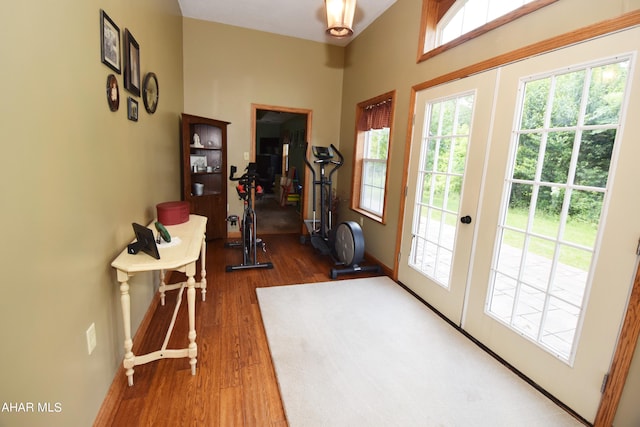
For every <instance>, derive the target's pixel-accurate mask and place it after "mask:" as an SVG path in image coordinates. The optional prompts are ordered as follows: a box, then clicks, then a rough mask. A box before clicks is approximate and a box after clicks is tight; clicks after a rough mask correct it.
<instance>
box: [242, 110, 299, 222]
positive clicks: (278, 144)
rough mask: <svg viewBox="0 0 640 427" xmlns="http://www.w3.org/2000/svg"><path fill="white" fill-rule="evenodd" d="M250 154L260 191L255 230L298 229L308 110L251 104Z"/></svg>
mask: <svg viewBox="0 0 640 427" xmlns="http://www.w3.org/2000/svg"><path fill="white" fill-rule="evenodd" d="M253 107H254V108H253V112H254V114H253V124H254V129H255V133H254V138H255V141H254V147H253V148H254V156H253V158H254V159H255V162H256V167H257V170H258V174H259V175H260V180H259V184H260V185H261V186H262V188H263V191H264V195H263V196H262V197H261V198H257V199H256V204H255V209H256V214H257V219H258V221H257V226H258V233H259V234H285V233H299V232H300V231H301V227H302V216H303V206H304V203H303V202H304V194H303V189H304V174H305V169H304V167H305V164H304V156H305V142H306V141H307V138H308V130H309V127H310V126H309V121H310V111H308V110H300V109H293V108H286V107H273V106H262V105H254V106H253Z"/></svg>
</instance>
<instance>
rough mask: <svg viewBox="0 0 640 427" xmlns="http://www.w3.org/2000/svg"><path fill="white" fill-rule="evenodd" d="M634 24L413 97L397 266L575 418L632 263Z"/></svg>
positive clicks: (605, 364)
mask: <svg viewBox="0 0 640 427" xmlns="http://www.w3.org/2000/svg"><path fill="white" fill-rule="evenodd" d="M637 33H638V30H634V31H633V32H631V31H629V32H626V33H620V34H614V35H610V36H607V37H602V38H600V39H597V40H592V41H588V42H585V43H581V44H577V45H574V46H571V47H567V48H564V49H562V50H558V51H554V52H550V53H546V54H544V55H539V56H537V57H532V58H528V59H525V60H522V61H519V62H516V63H513V64H509V65H505V66H502V67H500V68H497V69H492V70H489V71H485V72H483V73H478V74H476V75H473V76H470V77H468V78H465V79H459V80H456V81H453V82H450V83H447V84H443V85H439V86H435V87H431V88H428V89H424V90H422V91H420V92H419V93H417V94H416V97H415V106H414V111H415V113H416V120H415V125H414V129H413V141H412V144H411V147H412V149H413V150H414V152H413V153H412V155H411V156H410V159H411V160H410V164H409V167H408V176H409V179H408V182H412V183H416V185H415V186H413V185H409V186H408V191H407V197H406V201H405V205H406V207H405V213H404V218H403V224H404V228H403V234H402V244H401V261H400V263H399V270H398V278H399V280H400V281H401V282H402V283H404V284H405V285H407V286H408V287H409V288H411V289H412V290H413V291H414V292H415V293H416V294H418V295H420V296H421V297H422V298H423V299H424V300H426V301H427V302H429V303H430V304H431V305H432V306H433V307H435V308H436V309H437V310H438V311H440V312H441V313H443V315H444V316H446V317H447V318H448V319H449V320H451V322H453V323H455V324H456V325H458V326H459V327H460V328H462V329H463V330H464V331H465V332H466V333H468V334H469V335H471V336H473V337H474V339H476V340H477V341H479V342H481V343H482V344H483V345H485V346H486V347H488V348H489V349H491V351H493V352H494V353H495V354H497V355H499V356H500V357H502V358H503V359H504V360H506V361H507V362H508V363H510V364H511V365H512V366H514V367H515V368H516V369H518V370H519V371H520V372H522V373H523V374H525V375H526V376H527V377H529V378H530V379H531V380H532V381H533V382H535V383H536V384H538V385H540V386H541V387H542V388H544V389H545V390H546V391H548V392H549V393H550V394H552V395H553V396H555V397H556V398H558V399H559V400H560V401H562V402H563V403H565V404H566V405H567V406H569V407H570V408H572V409H573V410H574V411H575V412H576V413H578V414H579V415H581V416H582V417H584V418H585V419H586V420H588V421H593V419H594V418H595V415H596V410H597V408H598V404H599V402H600V398H601V392H600V385H601V384H602V381H603V380H602V378H603V376H604V374H605V373H606V372H607V370H608V368H609V361H610V360H611V357H612V353H613V349H614V347H615V339H616V336H617V332H618V330H619V326H620V322H621V319H622V317H623V314H624V308H625V304H626V301H627V297H628V291H629V284H630V282H631V279H632V278H633V274H634V272H635V264H636V254H635V247H636V243H637V240H636V237H637V227H636V228H635V230H636V232H634V231H633V230H632V228H633V227H632V226H631V225H630V224H629V222H627V221H625V220H624V218H626V216H625V215H626V214H628V212H634V211H635V210H636V209H637V208H636V206H637V200H636V199H633V198H629V196H628V195H629V194H632V193H633V191H634V189H633V185H634V183H636V182H637V181H638V168H637V165H636V163H637V158H638V157H639V156H640V154H639V153H638V148H637V144H633V142H632V141H633V139H632V137H631V136H630V135H634V134H637V132H636V131H635V129H636V128H637V124H636V123H635V122H634V121H633V120H625V118H626V117H627V111H629V112H631V111H638V108H640V104H638V99H636V98H633V97H631V96H629V88H630V87H632V85H633V86H635V85H637V84H638V79H639V76H638V75H637V74H634V72H633V69H634V65H635V57H634V55H633V54H628V53H625V52H633V51H634V50H635V49H637V40H638V38H637V36H634V35H633V34H637ZM613 51H618V52H619V53H618V54H617V55H612V54H611V52H613ZM614 97H615V100H613V98H614ZM627 103H628V105H627ZM629 117H633V114H629ZM630 249H631V250H630ZM611 266H615V267H614V268H611Z"/></svg>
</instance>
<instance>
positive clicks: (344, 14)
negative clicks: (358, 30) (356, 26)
mask: <svg viewBox="0 0 640 427" xmlns="http://www.w3.org/2000/svg"><path fill="white" fill-rule="evenodd" d="M324 6H325V9H326V11H327V34H329V35H330V36H333V37H338V38H343V37H348V36H350V35H352V34H353V29H352V28H351V27H352V26H353V15H354V13H355V11H356V0H324Z"/></svg>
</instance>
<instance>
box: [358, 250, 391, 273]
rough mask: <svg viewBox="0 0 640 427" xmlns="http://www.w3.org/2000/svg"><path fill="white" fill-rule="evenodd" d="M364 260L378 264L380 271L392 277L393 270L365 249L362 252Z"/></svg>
mask: <svg viewBox="0 0 640 427" xmlns="http://www.w3.org/2000/svg"><path fill="white" fill-rule="evenodd" d="M364 260H365V261H366V262H367V264H373V265H379V266H380V268H381V269H382V273H383V274H384V275H385V276H389V277H393V270H392V269H390V268H389V267H387V266H386V265H384V264H383V263H382V262H381V261H380V260H379V259H377V258H376V257H374V256H373V255H371V254H370V253H369V252H367V251H365V253H364Z"/></svg>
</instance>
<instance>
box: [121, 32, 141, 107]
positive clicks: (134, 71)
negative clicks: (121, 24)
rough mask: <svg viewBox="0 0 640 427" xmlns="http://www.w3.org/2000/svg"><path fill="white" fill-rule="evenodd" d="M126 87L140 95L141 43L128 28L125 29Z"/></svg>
mask: <svg viewBox="0 0 640 427" xmlns="http://www.w3.org/2000/svg"><path fill="white" fill-rule="evenodd" d="M124 88H125V89H126V90H128V91H129V92H131V93H132V94H134V95H135V96H140V45H139V44H138V42H137V41H136V39H135V38H134V37H133V35H132V34H131V32H130V31H129V29H127V28H125V30H124Z"/></svg>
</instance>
